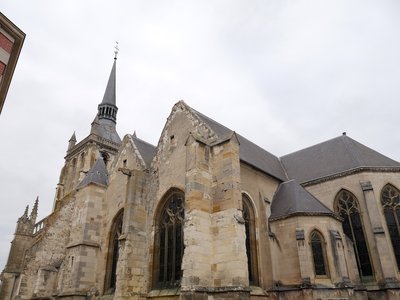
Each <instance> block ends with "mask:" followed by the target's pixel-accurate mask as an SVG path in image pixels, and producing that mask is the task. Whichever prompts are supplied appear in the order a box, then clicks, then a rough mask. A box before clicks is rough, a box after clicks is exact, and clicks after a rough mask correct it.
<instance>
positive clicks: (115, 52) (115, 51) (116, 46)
mask: <svg viewBox="0 0 400 300" xmlns="http://www.w3.org/2000/svg"><path fill="white" fill-rule="evenodd" d="M118 44H119V43H118V42H115V47H114V49H115V50H114V54H115V56H114V59H117V55H118V52H119V48H118Z"/></svg>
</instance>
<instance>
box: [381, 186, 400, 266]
mask: <svg viewBox="0 0 400 300" xmlns="http://www.w3.org/2000/svg"><path fill="white" fill-rule="evenodd" d="M399 194H400V193H399V190H398V189H396V188H395V187H394V186H392V185H391V184H387V185H386V186H385V187H384V188H383V189H382V197H381V203H382V207H383V213H384V215H385V219H386V224H387V227H388V230H389V235H390V239H391V241H392V246H393V251H394V255H395V257H396V262H397V268H398V269H400V222H399V220H400V196H399Z"/></svg>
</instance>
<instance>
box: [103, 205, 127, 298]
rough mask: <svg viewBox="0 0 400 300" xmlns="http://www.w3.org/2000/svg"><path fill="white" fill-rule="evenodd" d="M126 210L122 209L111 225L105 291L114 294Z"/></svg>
mask: <svg viewBox="0 0 400 300" xmlns="http://www.w3.org/2000/svg"><path fill="white" fill-rule="evenodd" d="M123 216H124V211H123V210H121V211H120V212H119V213H118V215H117V216H116V217H115V219H114V222H113V225H112V226H111V232H110V242H109V247H108V259H107V270H106V281H105V289H104V290H105V293H106V294H112V293H114V291H115V287H116V283H117V263H118V257H119V237H120V235H121V233H122V222H123Z"/></svg>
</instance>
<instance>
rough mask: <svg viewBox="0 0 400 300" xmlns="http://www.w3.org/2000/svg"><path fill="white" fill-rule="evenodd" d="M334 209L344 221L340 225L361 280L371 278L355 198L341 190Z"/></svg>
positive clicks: (366, 249) (367, 253) (366, 248)
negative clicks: (349, 240)
mask: <svg viewBox="0 0 400 300" xmlns="http://www.w3.org/2000/svg"><path fill="white" fill-rule="evenodd" d="M335 209H336V212H338V213H339V214H340V216H341V217H342V218H343V219H344V220H343V223H342V226H343V232H344V234H345V235H346V236H347V237H349V238H350V239H351V240H352V242H353V246H354V252H355V256H356V261H357V267H358V271H359V273H360V276H361V278H363V277H369V276H372V275H373V272H372V265H371V260H370V255H369V251H368V246H367V243H366V241H365V235H364V228H363V224H362V221H361V215H360V208H359V205H358V202H357V199H356V197H354V195H353V194H352V193H350V192H349V191H346V190H341V191H340V192H339V193H338V195H337V197H336V208H335Z"/></svg>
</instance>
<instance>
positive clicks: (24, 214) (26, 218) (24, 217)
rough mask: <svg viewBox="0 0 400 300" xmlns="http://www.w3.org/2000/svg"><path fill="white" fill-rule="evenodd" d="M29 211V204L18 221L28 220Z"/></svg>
mask: <svg viewBox="0 0 400 300" xmlns="http://www.w3.org/2000/svg"><path fill="white" fill-rule="evenodd" d="M28 212H29V205H27V206H26V207H25V211H24V213H23V214H22V216H21V217H20V218H19V219H18V222H20V221H23V222H25V221H26V220H28Z"/></svg>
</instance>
